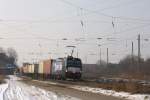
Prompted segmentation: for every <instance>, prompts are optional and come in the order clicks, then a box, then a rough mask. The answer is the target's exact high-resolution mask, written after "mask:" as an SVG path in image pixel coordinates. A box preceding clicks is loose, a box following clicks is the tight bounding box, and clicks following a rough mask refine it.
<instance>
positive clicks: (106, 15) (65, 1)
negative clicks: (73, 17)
mask: <svg viewBox="0 0 150 100" xmlns="http://www.w3.org/2000/svg"><path fill="white" fill-rule="evenodd" d="M59 1H61V2H63V3H65V4H68V5H70V6H72V7H75V8H80V9H83V10H85V11H88V12H90V13H96V14H99V15H102V16H105V17H109V18H117V19H122V20H136V21H150V20H149V19H148V20H146V19H140V18H130V17H123V16H112V15H109V14H105V13H102V12H99V11H94V10H90V9H87V8H83V7H80V6H78V5H75V4H73V3H71V2H69V1H67V0H59Z"/></svg>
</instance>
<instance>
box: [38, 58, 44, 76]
mask: <svg viewBox="0 0 150 100" xmlns="http://www.w3.org/2000/svg"><path fill="white" fill-rule="evenodd" d="M43 65H44V63H43V61H41V62H40V63H39V68H38V73H39V74H43Z"/></svg>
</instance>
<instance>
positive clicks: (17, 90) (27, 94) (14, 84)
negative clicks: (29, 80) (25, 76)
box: [0, 76, 79, 100]
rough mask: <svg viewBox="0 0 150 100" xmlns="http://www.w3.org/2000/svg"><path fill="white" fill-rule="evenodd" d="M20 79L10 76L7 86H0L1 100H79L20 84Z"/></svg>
mask: <svg viewBox="0 0 150 100" xmlns="http://www.w3.org/2000/svg"><path fill="white" fill-rule="evenodd" d="M18 80H20V78H17V77H15V76H10V80H8V81H7V82H8V83H7V84H3V85H0V87H2V92H0V95H2V96H1V98H0V100H79V99H78V98H74V97H70V96H67V95H61V94H59V93H54V92H51V91H46V90H44V89H40V88H38V87H35V86H29V85H27V84H24V83H22V82H19V81H18Z"/></svg>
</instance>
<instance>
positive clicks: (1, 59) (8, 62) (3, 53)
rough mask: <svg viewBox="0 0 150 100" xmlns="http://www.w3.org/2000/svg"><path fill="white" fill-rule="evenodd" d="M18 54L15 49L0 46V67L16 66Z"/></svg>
mask: <svg viewBox="0 0 150 100" xmlns="http://www.w3.org/2000/svg"><path fill="white" fill-rule="evenodd" d="M17 60H18V55H17V52H16V51H15V49H13V48H8V49H7V50H4V49H3V48H2V47H0V67H17Z"/></svg>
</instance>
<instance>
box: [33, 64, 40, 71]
mask: <svg viewBox="0 0 150 100" xmlns="http://www.w3.org/2000/svg"><path fill="white" fill-rule="evenodd" d="M38 68H39V64H34V73H38Z"/></svg>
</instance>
